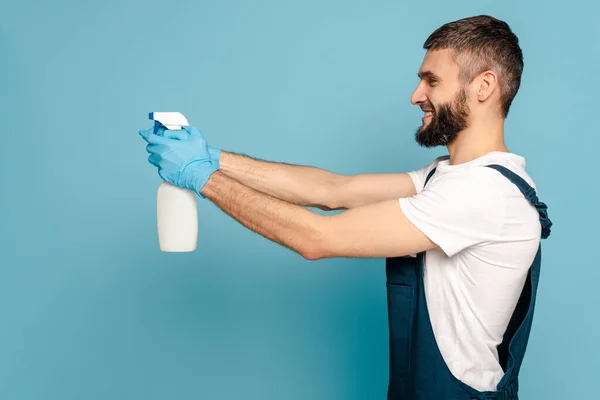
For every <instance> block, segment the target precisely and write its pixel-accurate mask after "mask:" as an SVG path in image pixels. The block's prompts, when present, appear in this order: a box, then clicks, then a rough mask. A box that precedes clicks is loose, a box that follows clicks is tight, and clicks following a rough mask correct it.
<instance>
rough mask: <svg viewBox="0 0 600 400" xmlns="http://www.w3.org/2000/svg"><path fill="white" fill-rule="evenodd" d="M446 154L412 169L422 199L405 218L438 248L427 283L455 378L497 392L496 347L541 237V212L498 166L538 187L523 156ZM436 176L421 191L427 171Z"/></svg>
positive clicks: (406, 207)
mask: <svg viewBox="0 0 600 400" xmlns="http://www.w3.org/2000/svg"><path fill="white" fill-rule="evenodd" d="M448 162H449V160H448V156H444V157H440V158H437V159H436V160H435V161H434V162H433V163H431V164H430V165H428V166H426V167H425V168H423V169H420V170H417V171H412V172H409V174H410V176H411V178H412V180H413V182H414V185H415V187H416V189H417V194H416V195H415V196H412V197H408V198H401V199H399V202H400V207H401V208H402V211H403V212H404V214H405V215H406V217H407V218H408V219H409V220H410V221H411V222H412V223H413V224H414V225H415V226H416V227H417V228H419V229H420V230H421V231H422V232H423V233H424V234H425V235H427V236H428V237H429V239H430V240H431V241H433V242H434V243H436V244H437V245H438V246H439V248H436V249H434V250H431V251H427V252H426V255H425V260H426V261H425V273H424V285H425V296H426V299H427V306H428V309H429V315H430V319H431V324H432V326H433V331H434V335H435V339H436V341H437V343H438V347H439V348H440V351H441V354H442V357H443V358H444V360H445V362H446V364H447V366H448V368H449V369H450V371H451V372H452V374H453V375H454V376H455V377H456V378H457V379H459V380H461V381H463V382H464V383H466V384H468V385H470V386H472V387H473V388H475V389H478V390H481V391H485V390H495V389H496V385H497V384H498V382H499V381H500V379H501V378H502V376H503V375H504V371H503V370H502V368H501V367H500V364H499V362H498V352H497V349H496V347H497V346H498V344H500V343H501V342H502V337H503V335H504V331H505V330H506V327H507V325H508V322H509V320H510V317H511V316H512V313H513V311H514V308H515V307H516V304H517V301H518V299H519V296H520V294H521V290H522V288H523V286H524V283H525V279H526V277H527V273H528V271H529V267H530V266H531V264H532V262H533V259H534V258H535V255H536V252H537V249H538V246H539V242H540V236H541V224H540V222H539V214H538V212H537V210H536V208H535V207H534V206H532V205H531V204H530V203H529V201H528V200H527V199H526V198H525V197H524V196H523V194H522V193H521V192H520V191H519V189H518V188H517V186H515V185H514V184H513V183H512V182H510V181H509V180H508V179H507V178H505V177H504V176H503V175H502V174H501V173H500V172H498V171H496V170H494V169H491V168H486V167H484V166H485V165H488V164H499V165H502V166H504V167H506V168H508V169H509V170H511V171H513V172H514V173H516V174H517V175H519V176H520V177H521V178H523V179H524V180H525V181H526V182H527V183H529V184H530V185H531V186H532V187H533V188H534V189H535V185H534V183H533V181H532V180H531V178H530V177H529V176H528V175H527V173H526V172H525V159H524V158H523V157H521V156H518V155H516V154H512V153H503V152H492V153H488V154H486V155H484V156H482V157H480V158H477V159H475V160H472V161H470V162H467V163H463V164H458V165H449V164H448ZM436 166H437V169H436V172H435V174H434V175H433V177H432V178H431V179H430V180H429V182H428V183H427V186H425V188H423V185H424V183H425V179H426V177H427V175H428V174H429V172H430V171H431V170H432V169H433V168H434V167H436Z"/></svg>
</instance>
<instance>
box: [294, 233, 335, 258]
mask: <svg viewBox="0 0 600 400" xmlns="http://www.w3.org/2000/svg"><path fill="white" fill-rule="evenodd" d="M297 251H298V254H300V255H301V256H302V257H303V258H305V259H306V260H310V261H316V260H321V259H324V258H331V257H333V253H332V252H331V251H330V249H329V247H328V246H327V241H326V240H325V239H324V237H323V236H322V235H318V234H315V233H313V234H312V235H310V237H309V238H308V239H307V240H305V241H304V242H303V243H302V245H301V246H300V248H299V249H298V250H297Z"/></svg>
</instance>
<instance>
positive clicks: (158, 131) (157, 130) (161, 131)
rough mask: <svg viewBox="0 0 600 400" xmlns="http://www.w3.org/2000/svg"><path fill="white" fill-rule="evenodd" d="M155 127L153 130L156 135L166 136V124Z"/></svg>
mask: <svg viewBox="0 0 600 400" xmlns="http://www.w3.org/2000/svg"><path fill="white" fill-rule="evenodd" d="M154 129H155V130H153V132H154V134H155V135H156V136H165V131H166V130H167V128H165V127H164V125H159V126H158V128H154Z"/></svg>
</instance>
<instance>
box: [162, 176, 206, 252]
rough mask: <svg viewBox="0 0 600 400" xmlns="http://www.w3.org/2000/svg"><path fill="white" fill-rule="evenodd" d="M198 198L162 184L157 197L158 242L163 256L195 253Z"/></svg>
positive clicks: (180, 189)
mask: <svg viewBox="0 0 600 400" xmlns="http://www.w3.org/2000/svg"><path fill="white" fill-rule="evenodd" d="M197 201H198V200H197V197H196V194H195V193H194V192H192V191H191V190H188V189H182V188H180V187H177V186H174V185H171V184H170V183H167V182H162V183H161V184H160V186H159V187H158V192H157V195H156V212H157V221H158V242H159V246H160V249H161V250H162V251H165V252H186V251H194V250H196V244H197V243H198V208H197Z"/></svg>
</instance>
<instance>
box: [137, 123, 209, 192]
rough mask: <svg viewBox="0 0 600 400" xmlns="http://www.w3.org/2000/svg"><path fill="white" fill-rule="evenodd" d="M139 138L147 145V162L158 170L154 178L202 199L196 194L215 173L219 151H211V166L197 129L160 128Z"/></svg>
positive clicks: (142, 134) (200, 134) (207, 149)
mask: <svg viewBox="0 0 600 400" xmlns="http://www.w3.org/2000/svg"><path fill="white" fill-rule="evenodd" d="M139 134H140V136H141V137H142V138H143V139H144V140H145V141H146V142H148V145H147V146H146V151H148V153H150V156H149V157H148V161H149V162H150V164H152V165H154V166H156V167H158V174H159V176H160V177H161V178H162V179H163V180H165V181H166V182H169V183H171V184H173V185H176V186H178V187H181V188H185V189H189V190H192V191H194V192H196V194H198V195H199V196H200V197H202V198H204V196H203V195H202V194H201V193H200V190H201V189H202V188H203V187H204V185H206V182H208V179H209V178H210V176H211V175H212V174H213V173H214V172H215V171H216V170H217V169H218V159H219V157H220V150H218V149H214V148H213V151H212V153H213V157H215V158H216V160H217V161H216V163H214V162H213V161H211V154H210V151H209V147H208V143H207V142H206V139H205V138H204V136H203V135H202V133H201V132H200V130H199V129H198V128H196V127H184V128H183V129H181V130H166V129H165V128H164V127H161V128H159V129H158V131H157V132H156V134H155V133H154V132H153V128H150V129H147V130H141V131H139ZM215 164H217V165H215Z"/></svg>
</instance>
